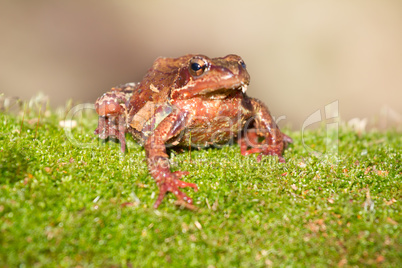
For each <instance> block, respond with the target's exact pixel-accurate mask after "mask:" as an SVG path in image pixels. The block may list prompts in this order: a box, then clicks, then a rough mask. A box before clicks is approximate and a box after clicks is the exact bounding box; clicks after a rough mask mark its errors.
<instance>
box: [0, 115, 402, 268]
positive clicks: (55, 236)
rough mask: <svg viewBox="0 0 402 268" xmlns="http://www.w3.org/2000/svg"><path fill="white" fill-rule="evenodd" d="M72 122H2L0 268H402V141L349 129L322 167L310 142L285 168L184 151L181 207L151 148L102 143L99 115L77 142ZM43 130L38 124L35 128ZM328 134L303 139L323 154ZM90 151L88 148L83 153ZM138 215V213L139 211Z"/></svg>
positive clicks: (88, 120)
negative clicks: (163, 184) (189, 205)
mask: <svg viewBox="0 0 402 268" xmlns="http://www.w3.org/2000/svg"><path fill="white" fill-rule="evenodd" d="M64 114H65V113H63V112H59V113H51V114H49V112H48V111H47V112H46V116H45V113H42V114H41V116H40V117H39V116H38V115H37V114H36V113H35V112H34V109H33V108H32V111H30V110H29V108H27V109H26V110H25V112H24V118H23V116H22V115H19V116H12V115H8V114H4V113H3V114H0V122H2V124H0V133H1V135H0V266H1V267H4V266H6V267H16V266H22V267H24V266H25V267H32V266H61V267H72V266H77V265H81V266H94V267H100V266H102V267H104V266H114V267H115V266H123V267H125V266H129V267H138V266H148V267H153V266H157V267H158V266H162V267H163V266H169V267H170V266H173V267H182V266H199V267H208V266H209V265H211V267H231V266H250V267H261V266H270V265H274V266H328V265H330V266H336V265H338V264H339V265H342V264H347V265H351V266H353V265H356V266H361V265H368V266H376V265H384V266H398V263H401V246H400V245H401V244H402V241H401V237H402V236H401V232H400V223H401V220H402V219H401V177H402V163H401V159H402V157H401V154H402V153H401V152H402V150H401V149H402V148H401V147H402V146H401V144H402V135H400V133H397V132H395V131H388V132H385V133H381V132H376V131H372V132H366V133H363V134H361V135H357V134H356V133H355V132H353V131H352V130H349V129H347V128H344V127H342V128H341V129H340V131H339V136H338V139H339V143H338V145H339V146H338V154H337V155H335V156H326V155H324V156H322V157H317V156H313V155H310V154H309V153H308V152H307V150H306V149H305V147H304V146H303V144H302V142H301V140H302V139H301V133H299V132H293V133H289V132H288V134H290V136H292V137H293V138H294V140H295V143H294V144H293V145H291V146H290V148H289V149H288V150H287V151H286V153H285V157H286V159H287V163H286V164H279V163H278V162H277V161H276V158H274V157H263V161H261V162H260V163H257V162H256V157H257V156H256V155H251V156H249V157H243V156H241V155H240V153H239V147H238V146H237V145H233V146H225V147H223V148H221V149H215V148H208V149H205V150H199V151H198V150H191V152H189V151H184V152H183V153H177V152H175V151H171V152H170V154H171V159H172V161H173V169H174V170H187V171H189V172H190V175H189V176H187V177H186V178H185V180H186V181H192V182H195V183H197V184H198V186H199V191H198V192H196V193H195V192H193V191H192V190H191V189H184V191H186V192H187V193H188V194H189V195H190V196H192V197H193V198H194V201H195V203H196V205H197V207H198V208H199V210H198V211H189V210H185V209H181V208H180V207H177V206H175V205H174V203H175V198H174V196H173V195H168V196H167V197H166V198H165V200H164V201H163V203H162V205H161V206H160V208H159V209H158V210H154V209H153V208H152V205H153V203H154V201H155V199H156V196H157V193H158V189H157V186H156V185H155V183H154V181H153V179H152V178H151V177H150V175H149V174H148V171H147V167H146V163H145V161H144V157H145V154H144V150H143V148H142V147H140V146H138V145H136V144H135V143H134V142H133V140H132V139H131V138H129V137H128V152H127V153H126V154H125V155H122V154H121V153H120V152H119V144H117V143H115V142H113V141H108V142H106V143H104V142H100V141H98V139H97V138H96V137H95V136H94V135H93V130H94V129H95V128H96V124H97V118H96V115H95V114H93V113H91V112H87V113H85V114H83V115H81V116H80V117H79V118H78V119H77V120H78V127H77V128H75V129H74V130H73V131H72V133H71V134H72V135H71V137H72V138H73V139H74V140H75V142H72V139H71V138H70V139H68V138H67V135H66V133H65V131H64V130H63V129H62V128H60V127H59V126H58V124H59V120H61V119H62V118H63V117H64ZM35 118H39V122H38V121H37V120H33V119H35ZM324 130H325V128H324V129H320V130H316V131H309V132H308V133H305V136H304V140H305V142H306V144H307V145H308V146H309V147H310V148H313V149H314V150H318V151H325V139H324V138H325V133H324ZM78 142H79V143H81V144H80V145H79V146H78V145H77V143H78ZM127 204H128V205H127Z"/></svg>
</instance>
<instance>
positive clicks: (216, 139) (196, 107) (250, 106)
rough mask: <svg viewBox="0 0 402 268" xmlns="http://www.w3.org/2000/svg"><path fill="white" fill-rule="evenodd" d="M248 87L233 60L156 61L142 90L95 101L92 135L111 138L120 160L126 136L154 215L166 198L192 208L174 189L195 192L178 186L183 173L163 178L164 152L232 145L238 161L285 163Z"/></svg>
mask: <svg viewBox="0 0 402 268" xmlns="http://www.w3.org/2000/svg"><path fill="white" fill-rule="evenodd" d="M249 81H250V76H249V74H248V72H247V70H246V66H245V64H244V62H243V60H242V59H241V58H240V57H239V56H237V55H228V56H226V57H222V58H212V59H211V58H208V57H206V56H204V55H186V56H183V57H180V58H158V59H157V60H156V61H155V62H154V64H153V66H152V67H151V69H149V71H148V72H147V74H146V75H145V77H144V79H143V80H142V82H140V83H138V84H135V83H128V84H124V85H121V86H118V87H115V88H112V90H111V91H109V92H107V93H105V94H104V95H103V96H102V97H100V98H98V100H97V101H96V104H95V106H96V111H97V113H98V114H99V124H98V128H97V129H96V130H95V134H98V135H99V137H100V138H101V139H106V138H107V137H108V136H114V137H116V138H117V139H119V140H120V142H121V150H122V151H123V152H124V151H125V145H126V142H125V133H126V132H129V133H131V134H132V135H133V137H134V138H135V139H136V140H137V141H138V142H140V143H141V144H143V146H144V147H145V151H146V157H147V161H148V168H149V171H150V173H151V175H152V177H153V178H154V179H155V181H156V183H157V185H158V187H159V196H158V198H157V200H156V202H155V205H154V207H155V208H157V207H158V206H159V205H160V204H161V202H162V199H163V197H164V196H165V194H166V193H167V192H172V193H174V194H175V195H176V197H177V198H178V201H179V202H180V203H181V204H185V205H186V206H187V207H188V208H193V200H192V199H191V198H190V197H188V196H187V195H186V194H184V193H183V192H181V191H180V188H184V187H192V188H194V190H197V186H196V185H195V184H194V183H188V182H184V181H181V180H180V178H181V177H182V176H184V175H187V174H188V172H185V171H184V172H183V171H176V172H171V170H170V165H169V160H168V155H167V154H166V147H170V146H188V145H189V144H191V145H192V146H196V147H203V146H211V145H215V144H225V143H228V142H230V141H232V140H237V142H238V143H239V145H240V150H241V154H242V155H248V154H251V153H259V154H260V155H259V156H258V158H257V160H258V161H260V159H261V155H276V156H278V157H279V161H281V162H284V161H285V160H284V158H283V157H282V152H283V149H284V147H285V146H286V144H287V143H289V142H292V139H291V138H290V137H288V136H286V135H285V134H283V133H282V132H281V131H280V130H279V128H278V126H277V125H276V124H275V122H274V120H273V119H272V117H271V115H270V113H269V110H268V108H267V107H266V106H265V105H264V104H263V103H262V102H261V101H259V100H257V99H254V98H249V97H248V96H247V95H246V94H245V91H246V89H247V86H248V84H249ZM259 138H260V139H262V141H259Z"/></svg>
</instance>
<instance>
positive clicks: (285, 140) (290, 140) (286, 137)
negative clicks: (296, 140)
mask: <svg viewBox="0 0 402 268" xmlns="http://www.w3.org/2000/svg"><path fill="white" fill-rule="evenodd" d="M282 139H283V143H284V146H285V148H286V147H287V146H288V144H289V143H293V139H292V138H291V137H289V136H288V135H286V134H283V133H282Z"/></svg>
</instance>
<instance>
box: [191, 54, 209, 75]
mask: <svg viewBox="0 0 402 268" xmlns="http://www.w3.org/2000/svg"><path fill="white" fill-rule="evenodd" d="M207 67H208V64H207V62H206V61H204V60H203V59H201V58H192V59H191V60H190V66H189V70H190V73H191V75H193V76H200V75H202V74H203V73H204V72H205V70H206V69H207Z"/></svg>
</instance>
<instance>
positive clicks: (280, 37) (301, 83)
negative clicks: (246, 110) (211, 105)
mask: <svg viewBox="0 0 402 268" xmlns="http://www.w3.org/2000/svg"><path fill="white" fill-rule="evenodd" d="M0 5H1V7H0V32H1V36H0V93H5V96H18V97H21V98H22V99H29V98H31V97H32V96H34V95H36V93H38V92H43V93H45V94H46V95H48V96H49V97H50V100H51V103H52V105H53V106H58V105H62V104H64V103H65V102H66V100H67V99H70V98H72V99H74V100H76V101H80V102H94V101H95V99H96V98H97V97H98V96H100V95H101V94H102V93H103V92H105V91H107V90H108V89H109V88H110V87H112V86H114V85H118V84H120V83H123V82H130V81H139V80H141V78H142V77H143V75H144V74H145V72H146V70H147V69H148V68H149V67H150V66H151V64H152V62H153V60H154V59H155V58H156V57H158V56H171V57H176V56H181V55H183V54H187V53H202V54H206V55H208V56H210V57H217V56H224V55H226V54H229V53H235V54H238V55H240V56H242V57H243V59H244V60H245V62H246V63H247V66H248V70H249V73H250V74H251V85H250V87H249V91H248V94H249V95H250V96H254V97H258V98H260V99H262V100H263V101H264V102H266V103H267V105H268V106H269V107H270V109H271V111H272V113H273V115H274V116H276V117H279V116H286V120H282V121H281V123H280V125H290V126H292V127H293V128H299V127H300V126H301V125H302V123H303V121H304V120H305V119H306V118H307V117H308V116H309V115H310V114H312V113H313V112H315V111H317V110H318V109H323V108H324V106H325V105H327V104H329V103H331V102H333V101H335V100H339V111H340V114H341V118H342V119H343V120H349V119H352V118H354V117H359V118H369V119H370V120H372V121H371V122H372V123H373V124H377V125H379V126H381V127H392V126H395V125H398V124H399V125H400V124H401V122H402V121H401V115H402V1H400V0H395V1H391V0H382V1H380V0H379V1H369V0H360V1H322V0H310V1H290V0H285V1H273V0H272V1H271V0H270V1H267V0H266V1H241V0H239V1H155V0H154V1H141V2H140V1H99V0H98V1H89V0H81V1H68V2H67V1H58V2H56V1H53V2H50V1H3V0H0ZM373 120H374V121H373ZM375 120H377V121H375ZM384 122H385V123H384Z"/></svg>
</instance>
